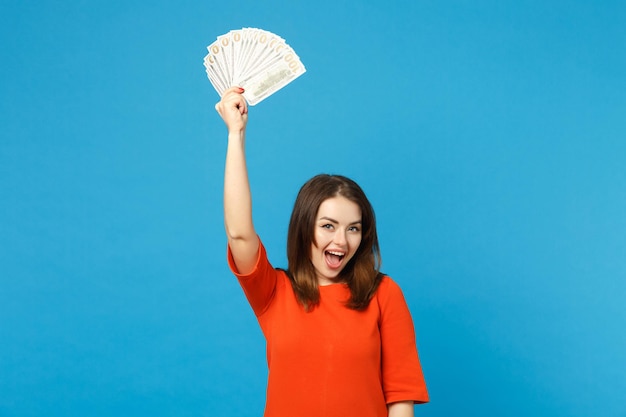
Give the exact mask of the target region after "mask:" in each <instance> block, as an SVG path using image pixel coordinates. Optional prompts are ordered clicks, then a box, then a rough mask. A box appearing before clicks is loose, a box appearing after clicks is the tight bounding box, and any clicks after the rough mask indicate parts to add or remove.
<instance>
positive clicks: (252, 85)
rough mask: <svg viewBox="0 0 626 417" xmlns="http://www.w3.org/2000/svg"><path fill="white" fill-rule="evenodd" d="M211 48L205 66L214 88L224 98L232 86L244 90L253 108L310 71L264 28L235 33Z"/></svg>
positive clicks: (282, 42) (222, 37)
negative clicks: (225, 92)
mask: <svg viewBox="0 0 626 417" xmlns="http://www.w3.org/2000/svg"><path fill="white" fill-rule="evenodd" d="M207 49H208V51H209V53H208V54H207V55H206V56H205V57H204V66H205V68H206V73H207V76H208V77H209V81H211V84H212V85H213V88H215V90H216V91H217V93H218V94H219V95H220V97H221V96H222V95H223V94H224V91H226V90H227V89H228V88H230V87H234V86H239V87H242V88H243V89H244V90H245V92H244V93H243V96H244V97H245V99H246V101H247V102H248V104H249V105H251V106H254V105H255V104H258V103H260V102H261V101H262V100H264V99H266V98H267V97H269V96H271V95H272V94H274V93H275V92H276V91H278V90H280V89H281V88H283V87H284V86H286V85H287V84H289V83H290V82H292V81H293V80H295V79H296V78H298V77H299V76H301V75H302V74H304V73H305V72H306V68H305V67H304V65H303V64H302V61H301V60H300V57H298V55H297V54H296V53H295V51H294V50H293V49H292V48H291V47H290V46H289V45H287V43H286V42H285V40H284V39H283V38H281V37H280V36H278V35H275V34H273V33H271V32H268V31H266V30H262V29H255V28H243V29H237V30H231V31H230V32H228V33H226V34H224V35H221V36H218V37H217V40H216V41H215V42H213V43H212V44H211V45H209V46H208V47H207Z"/></svg>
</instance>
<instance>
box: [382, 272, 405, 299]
mask: <svg viewBox="0 0 626 417" xmlns="http://www.w3.org/2000/svg"><path fill="white" fill-rule="evenodd" d="M376 296H377V297H379V298H382V299H386V298H389V297H393V298H396V297H401V298H404V295H403V294H402V289H401V288H400V285H398V283H397V282H396V281H394V280H393V279H392V278H391V277H390V276H388V275H383V278H382V279H381V281H380V284H379V285H378V289H377V290H376Z"/></svg>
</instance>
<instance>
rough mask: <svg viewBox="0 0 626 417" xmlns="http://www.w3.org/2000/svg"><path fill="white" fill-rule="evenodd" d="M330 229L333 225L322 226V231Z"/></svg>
mask: <svg viewBox="0 0 626 417" xmlns="http://www.w3.org/2000/svg"><path fill="white" fill-rule="evenodd" d="M332 228H333V225H332V224H330V223H326V224H323V225H322V229H329V230H330V229H332Z"/></svg>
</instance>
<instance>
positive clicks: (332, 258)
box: [324, 250, 346, 268]
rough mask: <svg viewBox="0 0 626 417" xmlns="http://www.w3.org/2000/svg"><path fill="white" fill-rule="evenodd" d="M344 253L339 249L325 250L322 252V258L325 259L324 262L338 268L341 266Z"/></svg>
mask: <svg viewBox="0 0 626 417" xmlns="http://www.w3.org/2000/svg"><path fill="white" fill-rule="evenodd" d="M345 256H346V254H345V253H344V252H339V251H330V250H327V251H325V252H324V258H325V259H326V264H327V265H328V266H329V267H331V268H338V267H339V266H341V261H343V258H345Z"/></svg>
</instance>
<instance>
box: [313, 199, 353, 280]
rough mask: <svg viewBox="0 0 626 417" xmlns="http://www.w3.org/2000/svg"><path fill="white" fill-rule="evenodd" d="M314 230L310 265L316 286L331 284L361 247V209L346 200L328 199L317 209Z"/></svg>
mask: <svg viewBox="0 0 626 417" xmlns="http://www.w3.org/2000/svg"><path fill="white" fill-rule="evenodd" d="M314 227H315V233H314V235H313V236H314V239H315V241H314V242H313V243H312V244H311V262H312V263H313V266H314V267H315V272H316V273H317V280H318V284H319V285H329V284H334V283H336V282H338V281H337V277H338V276H339V273H340V272H341V271H342V270H343V268H345V266H346V265H347V264H348V262H349V261H350V259H352V257H353V256H354V254H355V253H356V250H357V249H358V248H359V245H360V244H361V236H362V232H361V209H360V208H359V206H358V205H357V204H356V203H354V202H352V201H350V200H348V199H347V198H345V197H342V196H336V197H331V198H329V199H327V200H324V201H323V202H322V204H321V205H320V207H319V209H318V210H317V216H316V217H315V226H314Z"/></svg>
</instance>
